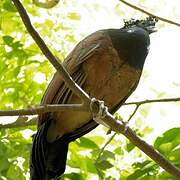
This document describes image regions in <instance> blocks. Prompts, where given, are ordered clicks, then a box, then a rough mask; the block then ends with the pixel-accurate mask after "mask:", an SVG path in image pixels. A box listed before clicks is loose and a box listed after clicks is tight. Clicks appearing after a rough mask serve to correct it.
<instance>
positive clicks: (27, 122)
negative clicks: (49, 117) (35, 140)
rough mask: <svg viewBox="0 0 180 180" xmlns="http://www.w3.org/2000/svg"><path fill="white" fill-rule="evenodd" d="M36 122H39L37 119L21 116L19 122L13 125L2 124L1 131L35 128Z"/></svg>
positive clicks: (0, 125)
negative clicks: (26, 127) (27, 127)
mask: <svg viewBox="0 0 180 180" xmlns="http://www.w3.org/2000/svg"><path fill="white" fill-rule="evenodd" d="M36 122H37V117H33V118H31V119H29V118H28V117H25V116H19V117H18V118H17V120H16V121H15V122H13V123H8V124H0V129H6V128H20V127H25V126H34V125H36Z"/></svg>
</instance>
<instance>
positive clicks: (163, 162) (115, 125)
mask: <svg viewBox="0 0 180 180" xmlns="http://www.w3.org/2000/svg"><path fill="white" fill-rule="evenodd" d="M12 1H13V2H14V4H15V6H16V7H17V9H18V11H19V14H20V16H21V18H22V20H23V22H24V24H25V26H26V28H27V30H28V32H29V33H30V34H31V36H32V37H33V39H34V40H35V42H36V43H37V44H38V46H39V47H40V49H41V51H42V52H43V53H44V54H45V56H46V57H47V58H48V59H49V60H50V62H51V63H52V64H53V65H54V66H55V68H56V69H57V70H58V71H59V73H61V75H62V76H63V78H64V80H65V82H66V83H67V85H68V86H69V88H71V90H72V91H73V92H74V93H76V94H77V95H79V97H80V98H81V99H82V100H83V101H84V102H86V103H87V104H88V105H90V102H91V99H90V98H89V96H88V95H87V94H86V93H85V92H83V91H81V88H79V87H78V85H77V84H75V83H74V82H73V80H72V78H71V77H70V76H69V75H68V73H67V72H66V70H65V69H64V68H63V66H62V65H61V64H60V63H59V62H58V61H57V59H56V58H55V57H54V55H53V54H52V53H51V52H50V50H49V49H48V47H47V46H46V45H45V43H44V41H43V40H42V39H41V37H40V36H39V34H38V33H37V32H36V30H35V29H34V28H33V26H32V24H31V22H30V19H29V17H28V15H27V13H26V11H25V9H24V7H23V6H22V4H21V3H20V1H19V0H12ZM87 104H86V105H87ZM91 105H92V104H91ZM89 108H90V107H89ZM98 109H99V107H97V104H96V103H93V105H92V110H94V111H93V113H92V114H95V113H96V112H98V111H97V110H98ZM102 121H103V122H104V123H105V124H107V125H108V126H109V127H111V129H112V130H113V131H115V132H118V133H122V134H124V136H126V137H127V138H128V139H129V140H130V141H131V142H132V143H133V144H134V145H135V146H137V147H139V148H140V149H141V150H142V151H143V152H145V153H146V154H147V155H148V156H149V157H150V158H152V159H153V160H154V161H155V162H157V163H158V164H159V165H160V166H161V167H162V168H164V169H165V170H166V171H167V172H169V173H170V174H172V175H173V176H174V177H177V178H179V177H180V170H179V169H178V168H177V167H175V166H174V165H173V164H172V163H171V162H169V161H168V160H167V159H166V158H164V157H163V156H162V155H161V154H159V153H158V152H157V151H155V150H154V149H153V148H152V147H151V146H150V145H148V144H147V143H146V142H145V141H142V140H141V139H140V138H139V137H137V136H136V134H135V133H134V132H133V131H132V130H131V129H130V128H129V127H126V126H125V125H124V124H122V123H121V122H118V121H117V120H116V119H115V118H114V117H113V116H112V115H111V114H110V113H109V112H107V114H106V116H105V117H104V118H102Z"/></svg>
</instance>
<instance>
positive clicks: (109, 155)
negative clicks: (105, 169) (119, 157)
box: [99, 150, 115, 161]
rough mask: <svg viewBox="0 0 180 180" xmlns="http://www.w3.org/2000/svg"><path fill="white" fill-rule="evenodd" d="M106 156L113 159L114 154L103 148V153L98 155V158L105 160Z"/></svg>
mask: <svg viewBox="0 0 180 180" xmlns="http://www.w3.org/2000/svg"><path fill="white" fill-rule="evenodd" d="M108 158H110V159H115V155H114V153H113V152H111V151H108V150H105V151H104V152H103V154H102V155H101V156H100V158H99V160H100V161H102V160H107V159H108Z"/></svg>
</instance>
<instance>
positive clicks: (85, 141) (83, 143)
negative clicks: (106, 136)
mask: <svg viewBox="0 0 180 180" xmlns="http://www.w3.org/2000/svg"><path fill="white" fill-rule="evenodd" d="M79 140H80V142H79V143H78V145H79V146H81V147H84V148H90V149H98V148H99V147H98V145H97V144H96V143H95V142H93V141H91V140H90V139H88V138H85V137H81V138H80V139H79Z"/></svg>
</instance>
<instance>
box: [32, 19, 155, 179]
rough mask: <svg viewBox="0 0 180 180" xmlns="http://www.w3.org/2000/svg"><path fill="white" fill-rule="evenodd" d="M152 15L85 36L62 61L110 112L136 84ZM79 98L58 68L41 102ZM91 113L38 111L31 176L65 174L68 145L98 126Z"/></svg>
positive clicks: (86, 89)
mask: <svg viewBox="0 0 180 180" xmlns="http://www.w3.org/2000/svg"><path fill="white" fill-rule="evenodd" d="M155 23H156V18H154V17H148V18H146V19H145V20H133V19H131V20H130V21H125V24H124V27H122V28H121V29H104V30H99V31H97V32H95V33H93V34H91V35H89V36H87V37H86V38H85V39H83V40H82V41H81V42H80V43H78V44H77V46H76V47H75V48H74V49H73V50H72V52H71V53H70V54H69V55H68V56H67V58H66V59H65V60H64V62H63V64H62V65H63V66H64V67H65V68H66V70H67V71H68V72H69V74H70V75H71V77H72V78H73V80H74V81H75V82H76V83H77V84H78V85H79V86H81V87H82V88H83V90H84V91H85V92H86V93H88V94H89V95H90V97H95V98H97V99H99V100H103V101H104V102H105V105H106V106H107V107H108V109H109V112H110V113H114V112H116V111H117V110H118V108H119V107H120V106H121V105H122V104H123V103H124V102H125V100H126V99H127V98H128V97H129V96H130V95H131V93H132V92H133V91H134V90H135V89H136V87H137V85H138V82H139V79H140V76H141V72H142V69H143V65H144V62H145V59H146V56H147V54H148V51H149V46H150V38H149V34H150V33H152V32H154V27H155ZM67 103H71V104H77V103H81V101H80V99H79V97H77V96H76V95H75V94H74V93H73V92H72V91H71V90H70V89H69V88H68V87H67V86H66V83H65V82H64V81H63V78H62V76H61V75H60V74H59V73H58V72H56V73H55V75H54V77H53V79H52V80H51V82H50V84H49V86H48V88H47V89H46V92H45V94H44V96H43V99H42V103H41V104H42V105H44V104H67ZM97 125H98V124H97V123H96V122H95V121H94V120H93V119H92V115H91V113H88V112H75V111H60V112H52V113H45V114H43V115H40V116H39V122H38V130H37V133H36V135H35V136H34V139H33V146H32V152H31V159H30V174H31V179H32V180H50V179H52V180H56V179H59V177H60V176H61V175H62V174H63V173H64V171H65V167H66V158H67V152H68V144H69V143H70V142H71V141H74V140H75V139H77V138H79V137H81V136H83V135H84V134H86V133H88V132H90V131H91V130H92V129H94V128H95V127H97Z"/></svg>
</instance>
